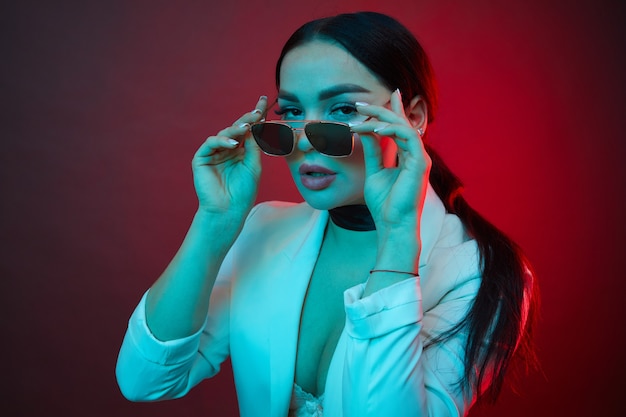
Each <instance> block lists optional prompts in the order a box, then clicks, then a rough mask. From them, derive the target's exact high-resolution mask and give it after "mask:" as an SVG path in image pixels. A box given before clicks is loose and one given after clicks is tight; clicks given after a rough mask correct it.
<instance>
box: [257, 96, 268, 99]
mask: <svg viewBox="0 0 626 417" xmlns="http://www.w3.org/2000/svg"><path fill="white" fill-rule="evenodd" d="M259 100H267V96H261V97H259Z"/></svg>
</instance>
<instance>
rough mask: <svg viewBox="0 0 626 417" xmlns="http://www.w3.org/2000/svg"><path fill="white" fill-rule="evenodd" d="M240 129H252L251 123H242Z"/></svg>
mask: <svg viewBox="0 0 626 417" xmlns="http://www.w3.org/2000/svg"><path fill="white" fill-rule="evenodd" d="M238 127H240V128H242V129H243V128H246V129H247V128H249V127H250V123H242V124H240V125H239V126H238Z"/></svg>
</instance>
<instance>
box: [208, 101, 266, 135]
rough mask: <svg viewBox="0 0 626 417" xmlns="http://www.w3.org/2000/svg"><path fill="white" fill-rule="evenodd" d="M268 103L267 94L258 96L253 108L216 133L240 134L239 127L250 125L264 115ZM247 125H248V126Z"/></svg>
mask: <svg viewBox="0 0 626 417" xmlns="http://www.w3.org/2000/svg"><path fill="white" fill-rule="evenodd" d="M267 108H268V103H267V96H261V97H259V100H258V101H257V103H256V105H255V107H254V109H253V110H251V111H249V112H248V113H245V114H243V115H242V116H241V117H240V118H238V119H237V120H235V122H234V123H233V124H232V125H231V126H229V127H227V128H226V129H223V130H221V131H220V132H219V133H218V135H219V136H228V137H234V136H233V135H236V134H239V135H241V130H240V129H241V128H242V127H245V125H250V124H252V123H256V122H258V121H260V120H261V119H263V118H264V117H265V114H266V113H267ZM248 127H249V126H248ZM244 133H245V132H244Z"/></svg>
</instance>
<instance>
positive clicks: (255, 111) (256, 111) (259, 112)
mask: <svg viewBox="0 0 626 417" xmlns="http://www.w3.org/2000/svg"><path fill="white" fill-rule="evenodd" d="M250 113H257V114H262V113H263V112H262V111H261V110H259V109H254V110H252V111H251V112H250Z"/></svg>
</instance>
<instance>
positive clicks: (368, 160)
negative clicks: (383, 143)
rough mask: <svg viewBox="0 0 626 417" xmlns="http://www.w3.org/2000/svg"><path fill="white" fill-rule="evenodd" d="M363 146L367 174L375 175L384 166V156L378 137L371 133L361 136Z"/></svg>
mask: <svg viewBox="0 0 626 417" xmlns="http://www.w3.org/2000/svg"><path fill="white" fill-rule="evenodd" d="M360 139H361V145H362V146H363V159H364V163H365V175H366V176H368V177H369V176H370V175H373V174H375V173H377V172H379V171H380V170H382V169H383V168H384V166H383V156H382V149H381V147H380V143H379V142H378V138H376V137H374V136H371V135H363V136H360Z"/></svg>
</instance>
